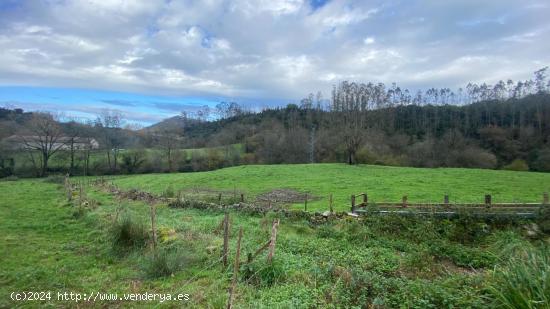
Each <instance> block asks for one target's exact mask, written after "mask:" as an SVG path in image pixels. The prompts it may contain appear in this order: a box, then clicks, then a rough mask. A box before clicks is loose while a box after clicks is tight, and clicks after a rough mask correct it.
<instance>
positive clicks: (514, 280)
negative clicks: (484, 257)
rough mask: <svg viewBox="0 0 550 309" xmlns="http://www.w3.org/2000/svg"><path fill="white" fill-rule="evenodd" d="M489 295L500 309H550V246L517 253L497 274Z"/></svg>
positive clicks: (527, 248)
mask: <svg viewBox="0 0 550 309" xmlns="http://www.w3.org/2000/svg"><path fill="white" fill-rule="evenodd" d="M489 291H490V292H491V295H492V296H493V299H494V301H495V306H496V307H499V308H526V309H527V308H528V309H535V308H537V309H538V308H550V246H548V245H542V246H541V247H540V248H533V247H526V248H525V249H523V250H521V251H519V252H517V253H516V254H515V255H514V256H512V257H511V258H510V259H509V260H508V261H506V262H504V265H503V267H502V268H500V269H497V270H495V272H494V279H493V282H491V286H490V288H489Z"/></svg>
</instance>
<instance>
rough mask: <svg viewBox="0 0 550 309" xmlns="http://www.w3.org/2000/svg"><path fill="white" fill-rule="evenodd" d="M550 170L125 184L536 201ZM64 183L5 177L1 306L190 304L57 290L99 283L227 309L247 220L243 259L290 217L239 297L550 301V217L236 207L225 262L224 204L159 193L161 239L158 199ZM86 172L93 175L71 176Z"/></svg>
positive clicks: (273, 174) (264, 303)
mask: <svg viewBox="0 0 550 309" xmlns="http://www.w3.org/2000/svg"><path fill="white" fill-rule="evenodd" d="M321 171H322V173H321ZM315 173H317V174H315ZM314 175H317V178H315V177H314ZM548 176H550V175H547V174H537V173H519V172H502V171H486V170H465V169H425V170H424V169H413V168H392V167H381V166H358V167H353V166H352V167H350V166H345V165H339V164H327V165H320V164H317V165H281V166H246V167H234V168H228V169H222V170H217V171H213V172H204V173H186V174H156V175H136V176H120V177H117V178H115V179H114V183H115V184H117V185H119V186H121V187H124V188H128V189H129V188H141V189H143V190H150V191H152V192H155V193H159V194H162V193H163V192H165V191H166V187H167V186H172V187H173V188H174V189H176V190H179V189H182V190H184V191H183V192H184V193H185V194H189V197H191V196H193V194H195V193H193V192H197V191H196V190H195V191H193V190H189V189H193V188H197V187H198V188H210V189H212V190H223V191H211V190H210V191H208V190H206V191H200V190H199V192H203V194H204V192H207V194H209V193H214V192H227V194H232V192H234V191H235V190H242V191H243V192H245V194H246V196H247V198H248V197H250V198H252V196H255V195H258V194H261V193H262V192H265V191H270V190H272V189H274V188H293V189H294V190H300V191H311V193H312V194H313V195H318V196H323V195H326V194H328V193H329V192H330V193H333V194H334V196H335V199H336V204H335V206H336V207H338V208H340V209H341V210H347V207H348V195H349V194H350V192H351V193H353V192H361V191H366V190H365V188H367V190H368V192H369V194H371V196H372V198H373V199H387V200H398V199H399V197H400V196H401V195H402V194H403V193H404V192H405V193H408V194H409V196H410V199H411V200H413V201H414V200H416V201H419V200H426V201H429V200H439V199H440V196H441V195H442V194H443V193H445V192H448V193H449V194H450V195H451V197H453V198H455V199H456V198H457V197H458V196H461V197H462V198H464V199H465V201H467V199H472V200H473V199H476V200H478V197H480V196H481V197H482V195H483V194H484V193H486V192H489V193H492V194H494V195H495V199H497V198H498V199H500V198H502V199H503V200H506V201H509V200H511V199H518V200H522V201H532V200H538V199H539V197H540V195H541V194H540V193H541V192H542V191H543V190H545V186H547V185H548V183H549V181H548V180H549V179H550V178H549V177H548ZM301 177H303V179H301ZM61 180H62V178H57V177H52V178H48V179H32V180H31V179H27V180H17V181H2V182H0V196H2V199H0V217H2V218H3V219H2V221H1V222H0V235H1V237H0V249H1V250H0V263H1V265H2V267H1V268H0V307H29V308H32V307H37V306H44V307H45V306H50V307H67V308H68V307H75V306H76V305H79V306H81V307H105V306H109V307H123V308H134V307H147V308H149V307H152V306H154V307H158V308H175V307H180V306H181V305H182V303H179V302H174V301H166V302H162V303H161V302H158V301H156V302H129V301H116V302H113V301H107V300H103V301H102V300H99V301H96V302H81V303H79V304H77V303H75V302H70V301H58V300H57V299H54V298H56V296H55V295H56V293H57V292H59V291H61V292H64V291H68V292H70V291H73V292H80V293H90V292H92V291H94V292H105V293H115V292H116V293H130V292H133V293H145V292H149V293H186V294H189V296H190V299H189V300H188V301H185V302H184V304H183V305H184V306H186V307H189V308H223V307H225V305H226V303H227V299H228V293H227V290H228V288H229V286H230V282H231V278H232V274H233V265H232V262H233V261H234V254H235V251H236V242H237V235H238V231H239V228H242V229H243V240H242V245H241V247H242V253H241V260H242V261H244V260H246V256H247V254H248V253H253V252H255V251H256V250H257V249H258V248H259V247H261V246H262V245H263V244H264V243H265V242H266V240H268V239H269V237H270V232H271V228H272V222H273V220H275V219H279V220H280V222H281V223H280V226H279V231H278V234H277V245H276V249H275V255H274V259H273V261H272V263H268V262H267V261H266V254H265V252H264V253H262V254H260V255H259V256H258V257H257V258H256V259H254V261H253V262H251V263H243V264H242V265H241V266H240V269H239V277H238V281H237V286H236V292H235V299H234V307H235V308H488V307H499V306H503V305H506V304H508V305H510V304H511V305H512V307H514V306H515V307H520V308H549V302H548V301H549V300H548V295H550V293H548V292H549V290H548V289H549V288H550V284H549V283H550V275H549V274H550V263H549V262H550V257H549V255H548V251H549V250H548V242H549V238H548V235H549V233H550V231H549V229H548V226H546V227H545V225H544V222H539V221H526V220H523V219H518V220H508V219H502V220H500V219H486V220H482V219H474V218H471V217H467V216H464V217H460V218H458V219H453V220H450V219H443V218H435V217H430V216H424V217H400V216H393V215H372V216H367V217H365V218H362V219H356V218H351V217H344V218H340V219H338V218H333V219H328V220H326V222H322V223H319V222H311V221H308V219H306V218H298V217H297V218H287V217H283V216H280V215H279V214H276V213H267V214H265V215H256V214H246V213H242V212H238V211H234V210H231V211H229V216H230V222H231V224H230V238H229V241H230V244H229V262H230V263H229V265H227V266H225V267H224V266H223V265H222V264H221V260H220V256H221V247H222V244H223V233H222V232H221V231H220V228H219V227H220V222H221V221H222V219H223V217H224V212H223V210H217V209H211V210H199V209H192V208H170V207H168V206H167V205H166V204H165V203H159V204H157V205H156V229H155V230H156V231H157V234H158V243H157V249H156V250H154V248H153V246H152V239H151V237H152V236H151V235H152V234H151V225H150V224H151V219H150V213H151V206H150V205H148V204H146V203H144V202H140V201H130V200H126V199H121V198H119V197H117V196H114V195H112V194H111V193H110V192H107V191H105V190H104V189H102V188H101V187H97V186H86V187H84V188H83V195H84V201H85V202H84V203H83V204H81V205H79V204H77V201H79V202H80V199H79V197H78V195H74V199H73V201H72V202H68V201H67V199H66V195H65V192H64V189H63V185H62V181H61ZM79 180H86V178H77V179H74V180H73V181H74V182H77V181H79ZM375 184H380V185H381V186H378V187H377V186H376V185H375ZM445 190H449V191H445ZM76 192H79V190H76ZM412 192H414V193H415V194H412ZM77 194H78V193H77ZM216 194H217V193H216ZM79 202H78V203H79ZM325 202H326V201H325V200H317V201H314V202H312V204H311V205H312V209H319V210H321V209H326V205H325ZM293 207H296V208H297V207H300V205H298V204H296V205H294V206H293ZM546 220H547V219H546ZM534 225H535V226H536V227H534ZM14 291H52V293H54V294H52V296H53V297H52V299H51V300H47V301H40V302H37V301H35V302H13V301H11V300H10V299H9V295H10V293H11V292H14ZM499 295H500V296H499Z"/></svg>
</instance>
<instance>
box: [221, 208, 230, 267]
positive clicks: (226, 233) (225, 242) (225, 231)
mask: <svg viewBox="0 0 550 309" xmlns="http://www.w3.org/2000/svg"><path fill="white" fill-rule="evenodd" d="M222 254H223V256H222V259H223V267H224V268H225V267H227V255H228V254H229V213H228V212H226V213H225V216H224V217H223V252H222Z"/></svg>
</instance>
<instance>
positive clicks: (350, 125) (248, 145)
mask: <svg viewBox="0 0 550 309" xmlns="http://www.w3.org/2000/svg"><path fill="white" fill-rule="evenodd" d="M546 72H547V68H543V69H541V70H538V71H536V72H535V74H534V78H533V79H532V80H527V81H520V82H513V81H511V80H508V81H507V82H504V81H500V82H498V83H496V84H495V85H487V84H481V85H477V84H474V83H469V84H468V85H467V86H466V87H465V88H464V89H462V88H459V89H458V90H457V91H451V90H450V89H448V88H442V89H435V88H430V89H427V90H426V91H417V92H415V94H414V95H411V91H409V90H408V89H402V88H401V87H399V86H397V85H396V84H392V85H391V86H389V87H387V86H386V85H384V84H382V83H376V84H375V83H357V82H348V81H343V82H341V83H339V84H338V85H335V86H334V88H333V90H332V93H331V97H330V99H329V100H325V99H323V96H322V94H321V93H320V92H318V93H317V94H316V95H314V94H310V95H308V96H307V97H306V98H304V99H302V100H301V101H300V102H299V103H298V104H288V105H287V106H286V107H278V108H271V109H266V110H263V111H261V112H252V111H250V110H246V109H245V108H243V107H242V106H241V105H239V104H237V103H235V102H221V103H219V104H218V105H217V106H215V107H214V108H210V107H202V108H200V109H198V110H197V111H195V112H193V113H190V112H182V114H181V115H179V116H176V117H173V118H170V119H167V120H165V121H162V122H160V123H158V124H155V125H153V126H151V127H148V128H143V129H139V130H136V129H134V128H130V127H128V126H125V125H124V117H123V115H121V114H118V113H114V112H112V111H105V112H104V113H102V114H101V115H98V117H97V118H96V119H94V120H91V121H88V122H86V123H80V122H77V121H65V122H60V121H58V119H56V117H55V116H54V115H51V114H47V113H37V112H33V113H29V112H24V111H22V110H21V109H14V110H12V109H0V139H1V140H2V142H1V143H0V171H1V174H2V175H3V176H7V175H9V174H17V175H21V176H45V175H47V174H48V173H51V172H60V173H61V172H62V173H66V172H68V173H71V174H75V175H92V174H95V175H97V174H117V173H143V172H172V171H202V170H210V169H216V168H220V167H226V166H232V165H238V164H255V163H266V164H278V163H315V162H346V163H348V164H357V163H367V164H384V165H398V166H419V167H439V166H441V167H480V168H506V169H515V170H534V171H550V144H549V138H548V137H549V135H550V125H549V123H548V122H549V121H550V83H549V82H547V77H546ZM92 140H93V141H95V142H97V145H95V146H94V145H92V144H93V143H92ZM185 149H196V150H185ZM52 162H53V163H52ZM2 175H0V176H2Z"/></svg>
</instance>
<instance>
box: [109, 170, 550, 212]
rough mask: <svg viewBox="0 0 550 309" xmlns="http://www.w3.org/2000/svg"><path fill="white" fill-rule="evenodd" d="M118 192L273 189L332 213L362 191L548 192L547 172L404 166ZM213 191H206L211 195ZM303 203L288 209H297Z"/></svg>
mask: <svg viewBox="0 0 550 309" xmlns="http://www.w3.org/2000/svg"><path fill="white" fill-rule="evenodd" d="M115 183H116V184H117V185H120V186H121V187H123V188H141V189H144V190H148V191H151V192H155V193H158V194H160V193H162V192H163V191H164V190H165V189H166V187H168V186H169V185H172V186H173V188H174V189H175V190H180V189H192V188H203V189H204V188H209V189H218V190H227V191H228V193H227V194H229V195H231V191H233V190H234V189H236V190H238V191H242V192H244V193H245V194H246V197H247V198H248V199H251V198H252V199H253V198H254V197H255V196H256V195H258V194H261V193H263V192H269V191H271V190H273V189H276V188H291V189H295V190H298V191H301V192H310V193H311V194H313V195H314V196H316V197H317V198H318V200H316V201H310V202H309V203H308V209H309V210H327V209H328V195H329V194H333V195H334V203H335V209H336V210H348V209H349V207H350V202H349V201H350V195H351V194H358V193H361V192H367V193H368V195H369V200H370V201H372V202H383V201H387V202H398V201H400V200H401V198H402V196H403V195H407V196H408V199H409V202H442V201H443V196H444V195H445V194H449V196H450V201H451V202H460V203H482V202H483V201H484V200H483V198H484V195H485V194H491V195H492V196H493V202H540V201H542V193H543V192H544V191H550V173H534V172H513V171H495V170H483V169H463V168H435V169H428V168H410V167H388V166H374V165H359V166H348V165H344V164H296V165H249V166H238V167H231V168H225V169H220V170H216V171H210V172H199V173H179V174H149V175H139V176H131V177H127V176H122V177H120V178H119V179H116V180H115ZM216 195H217V193H215V192H214V193H212V197H214V196H216ZM302 207H303V205H294V208H302Z"/></svg>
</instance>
